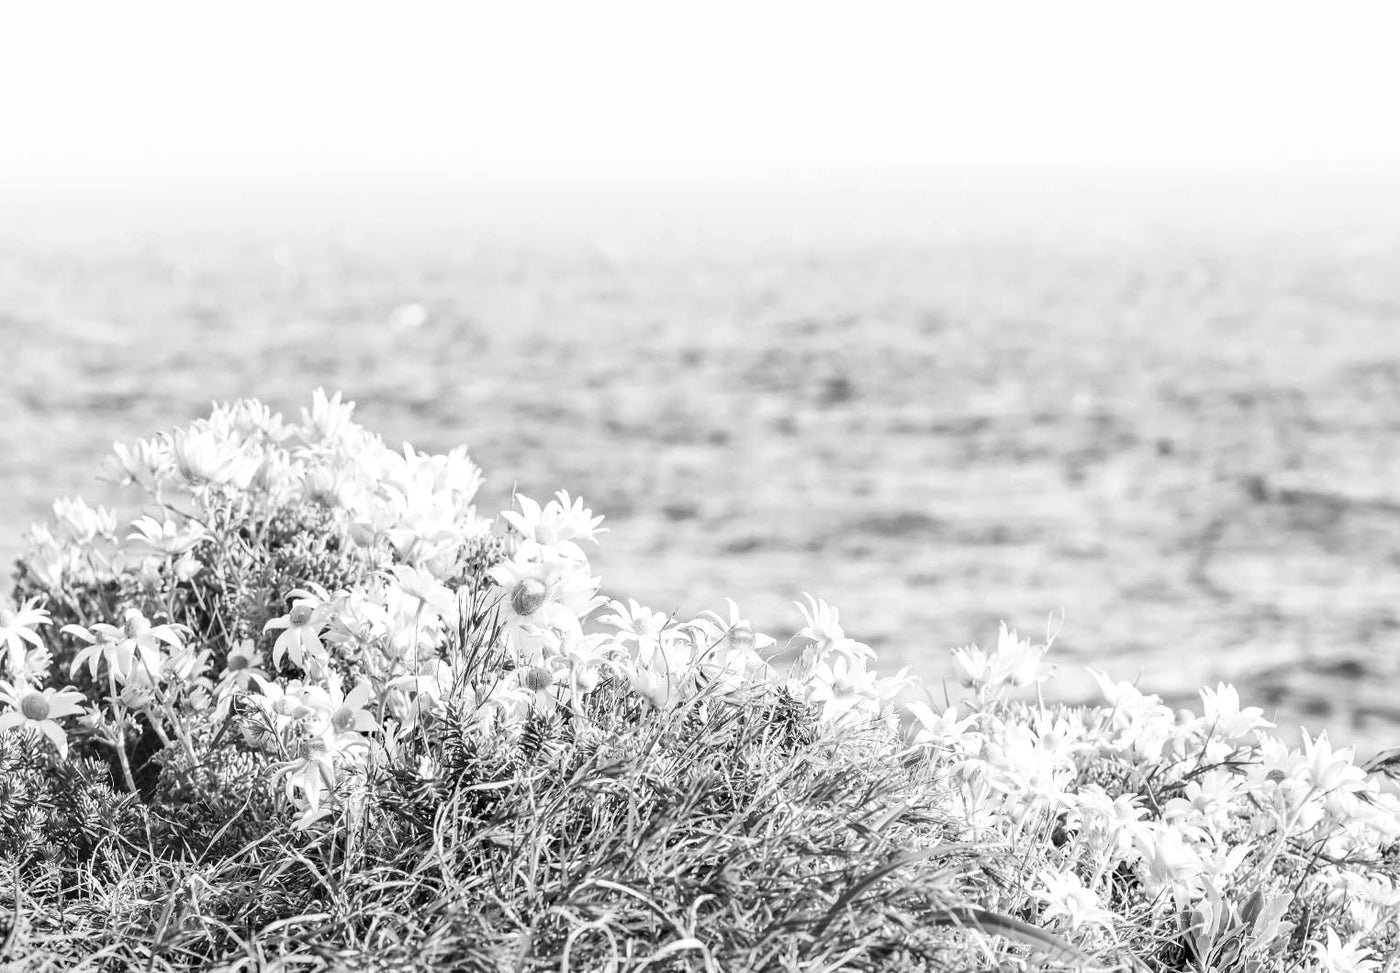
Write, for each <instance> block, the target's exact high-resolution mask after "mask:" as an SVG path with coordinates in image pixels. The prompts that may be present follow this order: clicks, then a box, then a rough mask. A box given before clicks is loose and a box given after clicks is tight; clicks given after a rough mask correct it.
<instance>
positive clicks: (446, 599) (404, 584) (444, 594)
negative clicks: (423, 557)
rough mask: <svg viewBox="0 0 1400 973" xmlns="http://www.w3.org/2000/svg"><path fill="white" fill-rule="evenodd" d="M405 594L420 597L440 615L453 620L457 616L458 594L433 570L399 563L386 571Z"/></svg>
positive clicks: (387, 575) (421, 600)
mask: <svg viewBox="0 0 1400 973" xmlns="http://www.w3.org/2000/svg"><path fill="white" fill-rule="evenodd" d="M385 575H386V577H388V578H389V579H391V580H392V581H393V582H394V583H395V584H397V585H398V586H399V589H400V590H401V591H403V593H404V594H406V595H408V596H410V597H412V598H416V599H418V601H420V602H422V603H423V604H424V605H426V606H427V607H428V608H431V609H432V610H433V611H435V612H437V614H438V616H439V617H441V618H443V619H445V620H447V621H453V620H455V619H456V618H457V596H456V595H454V594H453V593H452V592H451V591H449V590H448V588H447V586H446V585H444V584H443V583H442V582H441V581H439V580H438V579H437V578H436V577H434V576H433V574H432V573H431V572H428V571H422V570H419V569H418V568H412V567H409V566H408V565H406V564H397V565H395V566H394V567H392V568H390V569H389V570H388V571H387V572H385Z"/></svg>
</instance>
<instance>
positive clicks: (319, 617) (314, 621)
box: [263, 588, 332, 671]
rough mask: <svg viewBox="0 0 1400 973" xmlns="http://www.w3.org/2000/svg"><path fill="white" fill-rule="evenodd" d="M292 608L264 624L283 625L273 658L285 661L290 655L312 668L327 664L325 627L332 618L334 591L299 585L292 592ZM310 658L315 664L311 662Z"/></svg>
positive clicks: (270, 626) (275, 661)
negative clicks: (323, 633)
mask: <svg viewBox="0 0 1400 973" xmlns="http://www.w3.org/2000/svg"><path fill="white" fill-rule="evenodd" d="M291 597H292V598H293V599H295V600H294V601H293V602H292V609H291V611H289V612H287V614H285V615H280V616H278V617H277V618H273V619H270V620H269V621H268V623H267V624H266V625H264V626H263V631H264V632H270V631H272V630H274V629H282V630H283V631H282V634H281V635H279V636H277V641H276V642H274V643H273V645H272V662H273V664H274V665H279V666H280V665H281V664H282V657H283V656H284V655H290V656H291V657H292V662H294V663H295V664H296V665H298V666H299V667H301V668H302V669H305V670H307V671H310V669H311V668H312V667H316V666H320V665H323V664H324V663H325V661H326V659H327V653H326V647H325V646H324V645H322V644H321V630H322V629H324V628H325V627H326V624H327V622H328V621H329V620H330V617H331V614H332V608H331V604H330V595H328V594H326V592H325V590H324V589H321V588H317V589H316V590H315V591H314V592H313V591H306V590H304V589H301V588H298V589H296V590H294V591H292V592H291ZM308 659H309V660H310V663H311V665H308V664H307V662H308Z"/></svg>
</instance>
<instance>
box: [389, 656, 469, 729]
mask: <svg viewBox="0 0 1400 973" xmlns="http://www.w3.org/2000/svg"><path fill="white" fill-rule="evenodd" d="M455 681H456V675H455V673H453V671H452V667H451V666H450V665H448V664H447V663H446V662H445V661H443V660H441V659H439V660H437V661H436V662H427V663H424V664H423V666H422V667H421V668H420V669H419V671H418V674H417V675H408V676H399V677H398V678H397V679H394V680H392V681H390V683H389V685H388V686H387V687H386V688H387V689H388V690H389V693H388V696H387V699H386V705H387V706H388V708H389V711H390V712H391V713H393V714H394V716H395V718H396V719H398V721H399V723H400V726H401V728H402V729H403V730H411V729H413V728H414V727H416V726H418V724H419V723H421V722H422V721H423V719H424V718H425V717H427V718H433V719H436V718H440V717H442V716H444V715H445V714H446V713H447V703H446V700H447V697H448V695H449V694H450V693H451V692H452V686H453V683H454V682H455Z"/></svg>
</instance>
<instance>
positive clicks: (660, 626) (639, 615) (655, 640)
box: [598, 598, 670, 658]
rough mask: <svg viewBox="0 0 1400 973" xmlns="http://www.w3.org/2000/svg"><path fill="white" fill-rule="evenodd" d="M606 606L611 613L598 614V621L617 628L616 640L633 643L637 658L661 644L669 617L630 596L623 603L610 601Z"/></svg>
mask: <svg viewBox="0 0 1400 973" xmlns="http://www.w3.org/2000/svg"><path fill="white" fill-rule="evenodd" d="M608 607H609V608H611V609H612V614H610V615H600V616H599V617H598V621H599V623H601V624H603V625H611V626H612V627H613V628H615V629H617V636H618V640H619V641H621V642H631V643H632V644H633V645H635V646H636V649H637V656H638V657H639V658H640V657H650V656H651V654H652V653H653V652H655V651H656V649H657V646H658V645H660V644H661V633H662V632H664V631H665V630H666V625H667V623H668V622H670V618H669V617H668V616H666V615H663V614H662V613H661V612H656V611H652V610H651V609H650V608H647V607H646V606H645V605H641V604H638V603H637V602H635V601H633V600H632V599H631V598H628V599H627V604H625V605H624V604H623V603H622V602H620V601H612V602H610V603H609V604H608Z"/></svg>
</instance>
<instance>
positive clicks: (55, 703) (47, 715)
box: [0, 680, 87, 759]
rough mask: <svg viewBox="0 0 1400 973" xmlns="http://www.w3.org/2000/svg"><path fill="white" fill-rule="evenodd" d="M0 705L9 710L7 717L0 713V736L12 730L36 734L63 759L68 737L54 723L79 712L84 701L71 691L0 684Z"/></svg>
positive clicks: (83, 698) (0, 682)
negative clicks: (28, 730)
mask: <svg viewBox="0 0 1400 973" xmlns="http://www.w3.org/2000/svg"><path fill="white" fill-rule="evenodd" d="M0 702H3V703H6V704H8V705H9V706H11V707H13V709H12V710H10V711H9V712H7V713H0V733H4V732H5V731H7V730H12V729H16V728H28V729H32V730H37V731H38V732H39V733H42V734H43V735H44V736H45V737H47V738H48V739H49V742H50V743H52V744H53V745H54V749H55V750H57V751H58V755H59V756H60V757H62V758H64V759H67V757H68V734H66V733H65V732H64V731H63V727H61V726H59V725H58V720H59V718H60V717H63V716H76V715H78V714H79V713H81V712H83V706H82V704H83V703H85V702H87V698H86V697H85V696H83V694H82V693H80V692H77V691H76V690H72V689H66V690H59V689H51V688H50V689H39V688H37V687H35V686H31V685H30V684H28V683H26V682H24V681H22V680H17V681H15V682H6V681H5V680H0Z"/></svg>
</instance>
